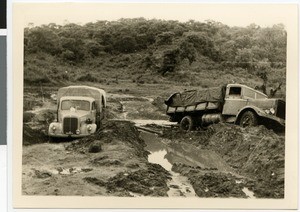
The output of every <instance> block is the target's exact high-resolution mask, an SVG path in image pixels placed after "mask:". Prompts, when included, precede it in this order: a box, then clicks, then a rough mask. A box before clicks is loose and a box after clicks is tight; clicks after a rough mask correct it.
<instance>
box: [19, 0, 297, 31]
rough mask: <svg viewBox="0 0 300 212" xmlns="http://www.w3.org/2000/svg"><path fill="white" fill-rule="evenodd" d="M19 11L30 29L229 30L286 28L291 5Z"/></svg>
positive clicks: (64, 6)
mask: <svg viewBox="0 0 300 212" xmlns="http://www.w3.org/2000/svg"><path fill="white" fill-rule="evenodd" d="M26 5H27V9H24V10H23V11H22V13H23V14H22V15H23V18H22V20H23V21H24V24H25V25H28V24H29V23H33V24H34V26H39V25H42V24H49V23H56V24H60V25H63V24H66V23H68V22H69V23H76V24H85V23H88V22H96V21H97V20H108V21H111V20H118V19H120V18H138V17H144V18H146V19H153V18H156V19H164V20H178V21H182V22H185V21H188V20H191V19H192V20H195V21H200V22H204V21H205V20H214V21H218V22H221V23H223V24H226V25H229V26H243V27H244V26H248V25H250V24H251V23H255V24H257V25H259V26H262V27H267V26H273V25H274V24H279V23H282V24H284V25H286V24H287V20H288V19H287V16H288V13H287V12H286V10H288V9H290V8H291V7H292V5H288V4H220V3H218V4H217V3H214V4H195V3H190V4H187V3H164V4H162V3H161V4H157V3H148V4H146V3H144V4H138V3H96V4H95V3H94V4H90V3H74V2H73V3H70V2H69V3H51V4H49V3H48V4H46V3H43V4H37V3H35V4H26Z"/></svg>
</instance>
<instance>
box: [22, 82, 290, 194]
mask: <svg viewBox="0 0 300 212" xmlns="http://www.w3.org/2000/svg"><path fill="white" fill-rule="evenodd" d="M134 86H136V85H134V84H133V85H132V84H124V85H120V84H118V85H111V86H108V85H106V87H105V89H106V90H107V92H108V114H107V118H108V120H106V121H105V123H104V124H103V127H102V130H101V131H100V133H97V134H95V135H94V136H90V137H87V138H83V139H78V140H72V141H70V140H59V141H56V142H50V140H49V138H48V136H47V129H48V125H49V123H51V121H52V120H54V119H55V116H56V111H55V108H56V104H55V91H56V89H57V88H51V87H50V88H47V89H46V88H44V90H43V91H44V92H45V93H46V94H45V93H43V96H41V95H40V94H39V93H38V89H35V88H34V87H32V88H27V89H25V94H26V95H24V116H23V161H22V163H23V171H22V172H23V173H22V174H23V175H22V176H23V178H22V180H23V182H22V190H23V194H27V195H84V196H93V195H101V196H185V197H190V196H195V195H196V196H199V197H238V198H249V197H250V198H283V197H284V142H285V140H284V135H278V134H276V133H274V132H273V131H272V130H268V129H266V128H265V127H263V126H259V127H253V128H246V129H242V128H240V127H238V126H234V125H228V124H217V125H212V126H211V127H209V128H208V129H207V130H206V131H195V132H189V133H182V132H181V131H180V130H179V129H178V127H177V126H176V125H170V123H168V122H167V119H168V117H167V116H166V115H165V114H164V110H165V106H164V104H163V101H164V98H166V97H167V96H168V95H169V94H171V93H172V92H173V91H177V90H179V89H180V88H177V87H175V86H173V87H171V86H169V87H168V86H167V85H164V86H165V87H164V89H161V88H158V87H157V86H156V87H155V86H153V85H146V84H145V85H142V86H140V87H139V88H138V89H137V88H136V87H134ZM172 90H173V91H172ZM136 126H139V127H143V128H146V129H149V130H150V132H157V133H156V134H155V133H149V132H147V133H144V132H141V130H140V129H141V128H139V130H138V128H137V127H136ZM155 157H157V159H156V160H153V158H155ZM253 195H254V196H253Z"/></svg>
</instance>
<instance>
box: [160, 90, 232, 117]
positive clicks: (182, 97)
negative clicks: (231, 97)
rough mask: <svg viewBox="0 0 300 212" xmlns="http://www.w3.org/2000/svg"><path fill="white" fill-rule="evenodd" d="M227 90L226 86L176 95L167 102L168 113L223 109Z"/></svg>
mask: <svg viewBox="0 0 300 212" xmlns="http://www.w3.org/2000/svg"><path fill="white" fill-rule="evenodd" d="M225 90H226V86H221V87H214V88H207V89H202V90H188V91H183V92H181V93H174V94H172V95H171V96H170V97H169V98H168V99H167V100H166V101H165V104H166V105H167V106H168V109H167V113H169V112H171V113H172V112H183V111H192V110H205V109H221V108H222V106H223V103H224V97H225ZM203 103H204V104H203Z"/></svg>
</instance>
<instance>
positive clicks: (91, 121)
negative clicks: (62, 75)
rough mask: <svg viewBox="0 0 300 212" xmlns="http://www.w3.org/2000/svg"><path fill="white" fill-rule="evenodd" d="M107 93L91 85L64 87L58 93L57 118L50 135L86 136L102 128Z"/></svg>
mask: <svg viewBox="0 0 300 212" xmlns="http://www.w3.org/2000/svg"><path fill="white" fill-rule="evenodd" d="M105 108H106V93H105V91H104V90H102V89H98V88H94V87H89V86H69V87H63V88H60V89H59V90H58V93H57V120H56V122H52V123H51V124H50V125H49V130H48V135H49V136H50V137H74V138H76V137H84V136H88V135H91V134H93V133H95V132H96V130H97V129H99V128H100V125H101V121H102V119H103V118H104V116H105Z"/></svg>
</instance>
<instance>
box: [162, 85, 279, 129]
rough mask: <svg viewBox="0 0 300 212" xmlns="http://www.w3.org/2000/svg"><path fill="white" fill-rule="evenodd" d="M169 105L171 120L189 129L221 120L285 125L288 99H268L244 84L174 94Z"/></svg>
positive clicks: (238, 122) (246, 124)
mask: <svg viewBox="0 0 300 212" xmlns="http://www.w3.org/2000/svg"><path fill="white" fill-rule="evenodd" d="M165 104H166V105H167V111H166V113H167V115H169V116H170V121H172V122H178V123H179V124H180V128H181V129H182V130H185V131H189V130H192V129H194V128H195V127H197V126H200V127H203V128H205V127H207V126H208V125H210V124H213V123H218V122H227V123H234V124H238V125H240V126H242V127H246V126H255V125H258V124H264V125H268V126H276V127H280V128H284V126H285V101H284V100H281V99H275V98H268V96H267V95H265V94H264V93H262V92H260V91H257V90H254V89H252V88H250V87H248V86H246V85H241V84H227V85H225V86H222V87H218V88H209V89H204V90H191V91H184V92H182V93H174V94H172V95H171V96H170V97H169V98H168V99H167V100H166V101H165Z"/></svg>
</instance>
